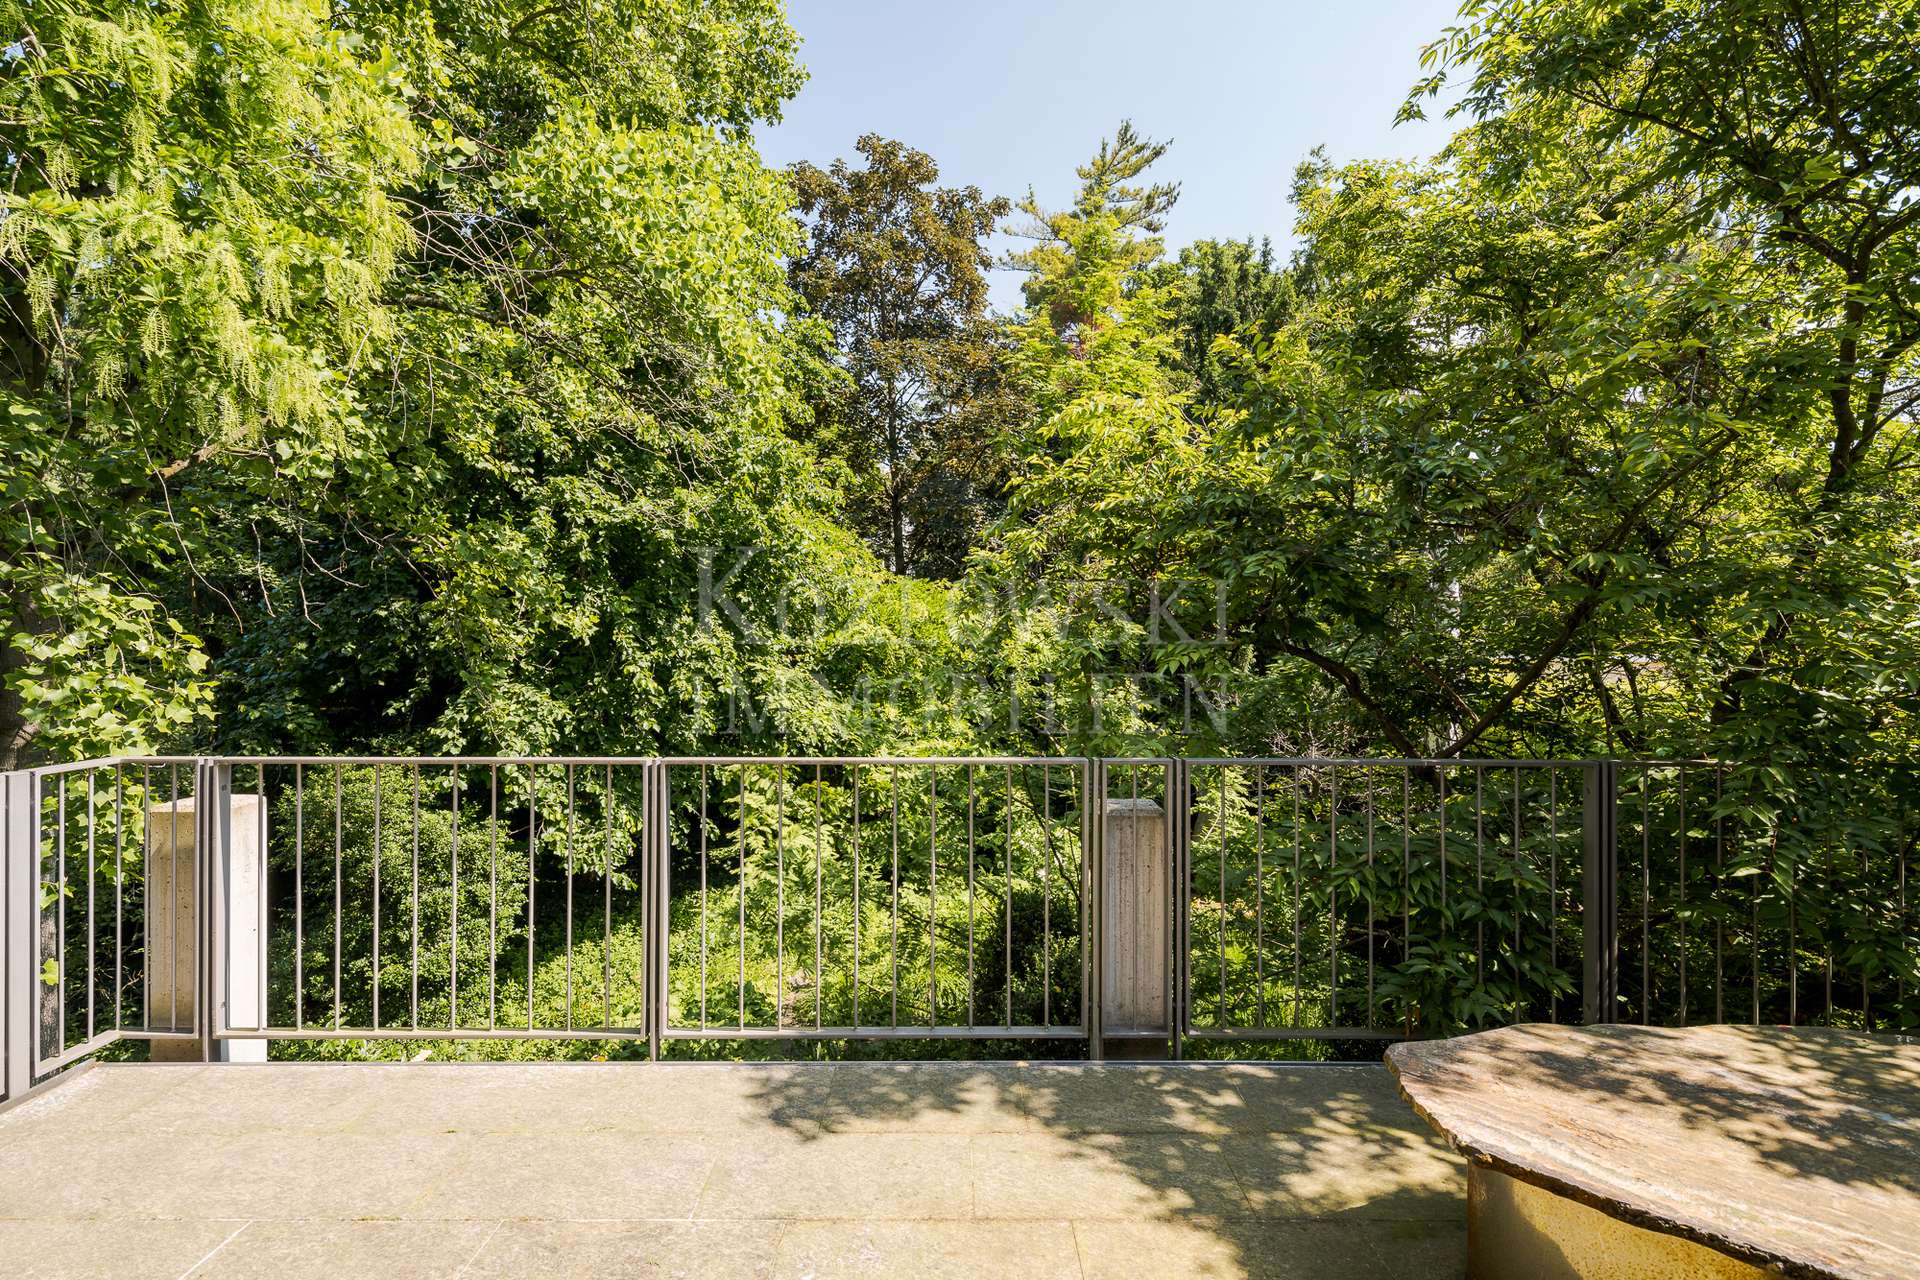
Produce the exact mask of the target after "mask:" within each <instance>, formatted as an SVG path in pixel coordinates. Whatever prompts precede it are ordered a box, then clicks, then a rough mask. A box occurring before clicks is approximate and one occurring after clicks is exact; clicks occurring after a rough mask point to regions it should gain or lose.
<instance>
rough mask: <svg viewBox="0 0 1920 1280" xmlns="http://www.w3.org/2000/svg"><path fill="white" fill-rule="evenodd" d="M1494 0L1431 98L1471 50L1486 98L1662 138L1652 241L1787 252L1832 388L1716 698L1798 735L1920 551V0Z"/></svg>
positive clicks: (1904, 592)
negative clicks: (1658, 212) (1917, 497)
mask: <svg viewBox="0 0 1920 1280" xmlns="http://www.w3.org/2000/svg"><path fill="white" fill-rule="evenodd" d="M1471 16H1473V17H1474V18H1475V21H1474V22H1473V23H1471V24H1470V25H1467V26H1464V27H1460V28H1456V29H1454V30H1452V31H1450V32H1449V33H1448V34H1447V35H1446V36H1445V37H1444V38H1443V39H1441V40H1440V41H1438V42H1436V43H1435V44H1434V45H1433V46H1432V47H1430V48H1429V49H1428V50H1427V51H1426V54H1425V59H1426V61H1427V62H1428V63H1429V65H1431V66H1432V67H1433V68H1434V71H1433V75H1432V76H1431V77H1430V78H1429V80H1428V81H1427V82H1425V83H1423V84H1422V85H1421V86H1420V87H1419V89H1418V90H1417V91H1416V97H1415V98H1413V99H1410V101H1409V107H1408V109H1409V110H1410V111H1417V110H1418V93H1419V92H1421V91H1425V90H1430V89H1437V87H1438V86H1439V84H1440V83H1442V82H1444V80H1445V78H1446V76H1447V75H1448V74H1449V73H1450V72H1451V71H1454V70H1456V69H1462V68H1467V69H1470V70H1469V71H1468V75H1469V89H1468V93H1467V95H1466V98H1465V100H1464V102H1463V104H1462V105H1463V109H1465V110H1468V111H1471V112H1474V113H1476V114H1478V115H1480V116H1481V117H1483V118H1486V119H1488V120H1489V121H1490V122H1491V121H1511V122H1512V124H1513V125H1514V126H1515V127H1516V128H1519V129H1522V130H1525V131H1527V132H1528V133H1530V134H1532V135H1534V136H1543V137H1544V136H1555V137H1560V138H1566V139H1570V140H1571V141H1572V142H1573V143H1574V144H1575V145H1582V146H1590V147H1593V148H1596V149H1604V148H1613V147H1624V148H1628V149H1631V150H1633V151H1634V152H1636V153H1637V154H1640V155H1643V156H1644V157H1645V159H1646V172H1645V174H1644V179H1643V180H1644V181H1645V182H1646V183H1647V184H1649V185H1650V186H1651V185H1653V184H1660V185H1661V186H1663V187H1665V188H1666V189H1668V190H1670V191H1672V192H1674V193H1675V198H1674V199H1673V200H1672V202H1671V205H1670V207H1669V209H1668V214H1667V217H1666V219H1664V221H1663V223H1662V225H1661V226H1659V227H1657V228H1650V229H1649V231H1648V236H1647V240H1646V242H1645V246H1644V247H1645V249H1646V250H1647V251H1649V252H1651V251H1654V250H1655V249H1656V248H1657V247H1658V246H1660V245H1663V244H1675V243H1683V242H1684V241H1685V240H1686V239H1688V238H1692V237H1711V238H1713V239H1714V240H1716V241H1719V242H1731V243H1738V244H1742V245H1744V246H1746V249H1747V252H1748V253H1749V254H1750V255H1752V257H1753V258H1754V259H1756V260H1759V261H1764V262H1765V263H1767V264H1769V265H1771V266H1772V267H1774V268H1776V269H1777V272H1778V274H1777V276H1775V277H1773V280H1774V281H1775V282H1777V284H1778V286H1779V290H1780V291H1779V292H1778V293H1777V294H1775V295H1774V296H1773V297H1772V298H1767V299H1758V298H1757V299H1755V302H1756V303H1761V302H1766V303H1771V304H1772V306H1773V309H1774V312H1775V315H1776V316H1777V320H1776V324H1777V325H1778V328H1777V329H1776V330H1775V336H1774V339H1773V340H1772V341H1771V342H1769V343H1768V344H1766V346H1767V354H1768V359H1769V360H1770V361H1771V362H1772V368H1771V370H1770V375H1769V376H1770V377H1771V378H1772V379H1773V380H1774V381H1775V382H1776V383H1777V384H1780V385H1781V386H1787V385H1791V386H1794V387H1802V388H1809V389H1812V390H1813V391H1814V392H1815V393H1816V394H1817V396H1818V399H1819V401H1820V403H1819V406H1818V407H1817V408H1812V407H1810V408H1809V411H1808V414H1807V416H1806V418H1805V419H1804V420H1803V422H1804V425H1803V426H1801V425H1798V424H1796V428H1795V429H1793V430H1792V431H1791V432H1790V433H1785V432H1783V433H1782V434H1781V436H1780V437H1779V443H1780V444H1781V445H1783V446H1784V447H1785V448H1787V449H1788V450H1791V452H1792V461H1791V462H1787V460H1786V459H1784V458H1782V459H1780V463H1781V464H1783V465H1776V466H1775V467H1774V468H1772V471H1773V474H1774V482H1775V483H1776V484H1777V485H1779V486H1782V487H1784V488H1786V489H1789V490H1790V491H1791V492H1792V493H1793V495H1794V500H1793V502H1792V504H1791V508H1790V509H1787V510H1782V511H1781V512H1780V523H1779V524H1778V525H1776V526H1775V528H1774V529H1773V530H1772V531H1771V532H1773V533H1774V534H1775V536H1776V537H1778V538H1779V539H1780V540H1781V542H1782V543H1783V544H1784V547H1783V550H1784V551H1785V555H1784V558H1783V560H1782V561H1781V562H1780V563H1778V564H1777V566H1776V569H1777V572H1775V573H1773V574H1770V575H1768V581H1767V584H1766V585H1765V586H1760V585H1759V584H1758V583H1754V584H1749V585H1748V586H1747V587H1746V588H1745V590H1746V592H1747V594H1748V597H1749V603H1748V607H1747V609H1746V610H1745V611H1744V616H1743V618H1742V619H1741V625H1740V626H1739V628H1738V629H1737V632H1736V633H1735V634H1733V635H1728V636H1724V637H1721V638H1720V641H1719V644H1718V645H1717V646H1716V648H1718V649H1719V650H1720V652H1719V654H1718V656H1719V658H1720V660H1721V661H1722V663H1723V665H1724V672H1723V675H1722V677H1721V679H1720V681H1719V683H1718V686H1717V688H1716V689H1715V690H1714V693H1713V697H1712V700H1711V714H1712V717H1713V720H1714V722H1715V724H1716V725H1717V726H1718V728H1717V731H1716V732H1717V736H1718V737H1719V738H1720V739H1721V740H1722V741H1723V742H1725V743H1726V744H1727V745H1728V746H1729V747H1734V746H1738V747H1740V748H1742V749H1745V750H1749V751H1753V750H1761V751H1767V750H1773V749H1775V748H1785V749H1789V750H1791V749H1792V743H1791V742H1790V741H1789V740H1790V739H1791V738H1793V737H1794V736H1795V734H1796V728H1797V726H1800V725H1803V724H1805V723H1806V722H1807V720H1808V718H1809V717H1810V716H1811V717H1814V718H1816V719H1818V720H1825V719H1827V717H1826V715H1825V714H1824V712H1823V711H1822V710H1821V704H1822V702H1823V699H1822V697H1821V692H1822V690H1823V688H1824V687H1825V686H1827V684H1828V682H1829V681H1830V680H1831V679H1832V678H1833V677H1834V676H1835V675H1837V674H1838V671H1837V670H1836V664H1835V663H1834V661H1833V657H1834V655H1835V654H1836V653H1839V652H1849V653H1853V652H1857V651H1858V650H1859V649H1860V647H1861V646H1862V645H1865V646H1866V647H1867V648H1868V649H1869V650H1870V651H1871V652H1872V653H1873V656H1872V657H1871V658H1869V659H1868V660H1867V661H1868V664H1869V665H1870V666H1873V667H1877V666H1878V664H1879V662H1880V661H1881V660H1882V659H1883V656H1884V652H1885V651H1884V648H1883V646H1882V644H1881V643H1880V642H1878V641H1873V640H1869V639H1867V637H1868V636H1870V635H1884V633H1883V632H1882V631H1881V628H1882V627H1883V626H1884V625H1885V623H1886V620H1887V618H1888V616H1889V614H1891V615H1892V616H1897V615H1898V614H1899V612H1900V611H1901V610H1902V609H1903V608H1909V607H1910V605H1909V604H1908V603H1905V602H1909V601H1910V600H1911V598H1912V585H1911V583H1910V582H1903V581H1899V580H1897V579H1896V580H1895V581H1891V582H1889V581H1887V579H1886V577H1885V572H1884V570H1885V568H1886V567H1887V566H1888V564H1889V560H1891V562H1892V563H1895V564H1901V565H1906V564H1909V563H1910V562H1911V558H1912V551H1911V548H1912V533H1913V521H1912V519H1911V511H1912V507H1911V505H1910V504H1911V502H1912V495H1911V489H1910V485H1909V483H1908V480H1909V477H1910V475H1911V467H1912V449H1913V446H1914V443H1915V441H1914V435H1913V429H1912V428H1913V421H1914V410H1915V407H1916V404H1920V368H1917V366H1916V361H1915V359H1914V350H1915V344H1916V342H1920V283H1916V274H1915V266H1916V262H1920V203H1916V201H1915V200H1914V199H1913V189H1914V184H1915V181H1916V178H1917V177H1920V131H1917V130H1916V125H1920V107H1916V98H1915V95H1914V94H1913V93H1911V92H1909V91H1908V90H1909V89H1910V88H1911V86H1912V85H1913V83H1914V81H1915V79H1916V77H1920V6H1916V5H1914V4H1913V3H1911V2H1910V0H1906V2H1902V3H1896V4H1892V5H1882V6H1872V7H1869V6H1860V5H1846V4H1829V5H1824V6H1815V7H1814V8H1813V9H1811V10H1810V9H1809V8H1808V7H1807V6H1805V5H1801V4H1797V3H1786V2H1783V0H1753V2H1749V3H1739V4H1733V5H1726V4H1707V3H1686V4H1674V5H1664V6H1658V7H1649V6H1646V5H1641V4H1633V3H1603V4H1595V5H1583V6H1579V7H1577V8H1575V7H1572V6H1565V5H1555V4H1546V3H1539V2H1537V0H1510V2H1508V3H1501V4H1492V5H1487V6H1484V7H1476V8H1475V9H1474V10H1472V13H1471ZM1782 394H1785V393H1784V392H1783V393H1782ZM1902 572H1905V571H1904V570H1903V571H1902ZM1837 665H1838V667H1839V668H1840V669H1845V668H1846V667H1848V666H1849V665H1851V664H1849V663H1841V664H1837ZM1889 674H1891V673H1889ZM1883 688H1884V690H1885V692H1884V693H1883V695H1882V696H1885V694H1890V693H1892V691H1893V689H1895V688H1898V689H1899V690H1900V691H1901V692H1902V693H1906V694H1910V693H1911V691H1912V685H1911V682H1910V681H1907V680H1905V679H1901V678H1895V679H1894V680H1893V684H1892V685H1891V686H1883ZM1855 705H1856V707H1857V705H1858V704H1855ZM1869 718H1870V719H1871V718H1872V717H1869Z"/></svg>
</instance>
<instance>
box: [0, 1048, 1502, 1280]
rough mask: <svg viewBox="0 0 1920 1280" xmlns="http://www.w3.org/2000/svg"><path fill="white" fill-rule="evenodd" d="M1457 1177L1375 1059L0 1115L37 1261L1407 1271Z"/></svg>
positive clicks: (417, 1079)
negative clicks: (1370, 1063) (1356, 1063)
mask: <svg viewBox="0 0 1920 1280" xmlns="http://www.w3.org/2000/svg"><path fill="white" fill-rule="evenodd" d="M1464 1191H1465V1179H1464V1174H1463V1171H1462V1166H1461V1164H1460V1162H1459V1160H1458V1159H1457V1158H1456V1157H1454V1156H1453V1155H1452V1154H1451V1153H1449V1152H1448V1151H1447V1149H1446V1148H1445V1146H1444V1145H1443V1144H1441V1143H1439V1142H1438V1140H1437V1139H1435V1138H1433V1137H1432V1136H1431V1135H1430V1134H1429V1132H1428V1131H1427V1129H1426V1126H1425V1125H1423V1124H1421V1123H1420V1122H1419V1121H1418V1120H1417V1119H1416V1118H1415V1117H1414V1115H1413V1113H1412V1111H1411V1110H1410V1109H1409V1108H1407V1107H1406V1105H1405V1104H1404V1103H1402V1102H1401V1101H1400V1100H1399V1099H1398V1098H1397V1097H1396V1096H1395V1093H1394V1088H1393V1085H1392V1083H1391V1081H1390V1079H1389V1078H1388V1076H1387V1074H1386V1072H1385V1071H1384V1070H1383V1069H1382V1068H1380V1067H1376V1066H1354V1067H1340V1066H1302V1067H1291V1068H1289V1067H1283V1066H1266V1065H1262V1066H1237V1065H1225V1064H1219V1065H1211V1064H1188V1065H1177V1066H1176V1065H1168V1066H1148V1065H1108V1066H1097V1065H1091V1064H1075V1063H1057V1064H1055V1063H1032V1064H1013V1063H995V1064H986V1063H925V1064H870V1063H833V1064H820V1063H796V1064H787V1065H776V1064H718V1063H714V1064H706V1063H688V1064H679V1063H656V1064H651V1065H649V1064H644V1063H591V1062H580V1063H435V1062H431V1061H429V1062H421V1063H366V1064H352V1063H339V1064H335V1063H266V1064H237V1063H236V1064H214V1065H193V1064H148V1063H103V1064H100V1065H97V1066H93V1067H91V1068H86V1069H84V1070H83V1072H82V1074H80V1075H78V1076H77V1077H75V1078H73V1079H71V1080H68V1081H66V1082H64V1083H62V1084H60V1085H59V1086H57V1087H55V1088H53V1089H51V1090H49V1091H47V1092H45V1093H42V1094H38V1095H35V1096H34V1097H32V1098H29V1099H28V1100H27V1101H26V1102H25V1103H23V1104H21V1105H20V1106H18V1107H16V1108H14V1109H13V1110H11V1111H9V1112H7V1113H5V1114H4V1115H0V1257H4V1258H7V1259H10V1260H14V1263H13V1264H10V1265H14V1264H18V1263H19V1262H20V1261H22V1260H24V1261H25V1262H26V1264H27V1273H28V1274H36V1275H62V1276H79V1275H100V1276H115V1277H126V1276H166V1277H174V1276H186V1275H193V1276H223V1275H235V1276H257V1275H269V1274H270V1275H274V1276H277V1277H282V1278H283V1280H285V1278H290V1277H296V1276H308V1275H314V1276H319V1275H328V1276H334V1275H343V1274H361V1275H372V1276H383V1277H385V1276H452V1275H462V1276H489V1275H526V1274H543V1275H555V1274H559V1275H582V1276H588V1275H592V1276H605V1275H645V1276H652V1275H660V1276H669V1275H685V1276H704V1277H728V1276H756V1277H762V1276H764V1277H775V1276H781V1277H784V1276H794V1277H798V1276H817V1277H827V1276H844V1275H864V1276H904V1275H917V1276H942V1275H954V1276H967V1277H994V1276H1042V1277H1048V1276H1075V1277H1078V1276H1088V1277H1094V1276H1126V1277H1137V1276H1139V1275H1142V1274H1148V1273H1151V1274H1158V1275H1190V1276H1208V1275H1214V1276H1228V1275H1242V1274H1250V1275H1256V1276H1295V1275H1299V1276H1307V1275H1312V1276H1324V1277H1349V1276H1351V1277H1362V1276H1365V1277H1374V1276H1378V1277H1393V1276H1406V1277H1410V1278H1411V1277H1420V1278H1421V1280H1426V1278H1428V1277H1435V1276H1444V1275H1448V1274H1457V1273H1459V1271H1460V1270H1461V1267H1462V1265H1463V1259H1464V1256H1465V1231H1464V1222H1465V1217H1464ZM1143 1267H1144V1270H1143ZM14 1274H20V1273H19V1272H17V1271H16V1272H14Z"/></svg>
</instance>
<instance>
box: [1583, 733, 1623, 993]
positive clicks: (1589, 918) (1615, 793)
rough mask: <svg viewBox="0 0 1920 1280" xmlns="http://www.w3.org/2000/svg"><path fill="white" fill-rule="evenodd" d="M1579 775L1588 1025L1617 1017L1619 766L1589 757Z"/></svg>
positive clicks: (1584, 975)
mask: <svg viewBox="0 0 1920 1280" xmlns="http://www.w3.org/2000/svg"><path fill="white" fill-rule="evenodd" d="M1584 776H1585V787H1584V792H1585V794H1584V795H1583V797H1582V803H1581V810H1582V813H1581V828H1582V837H1583V851H1584V860H1583V872H1582V875H1581V884H1582V890H1583V893H1584V895H1585V901H1584V908H1585V909H1584V911H1583V912H1582V914H1581V928H1582V938H1583V943H1584V945H1583V951H1584V954H1585V964H1584V966H1583V969H1582V981H1581V1009H1582V1013H1583V1016H1584V1018H1585V1020H1586V1021H1587V1022H1588V1023H1590V1024H1592V1023H1605V1022H1613V1021H1615V1020H1617V1018H1618V1017H1619V1002H1620V893H1619V888H1620V832H1619V818H1620V766H1619V765H1618V764H1617V763H1616V762H1615V761H1612V760H1594V761H1591V762H1589V763H1588V764H1587V765H1586V767H1585V770H1584Z"/></svg>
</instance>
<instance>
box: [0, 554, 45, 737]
mask: <svg viewBox="0 0 1920 1280" xmlns="http://www.w3.org/2000/svg"><path fill="white" fill-rule="evenodd" d="M4 617H5V618H6V619H7V623H6V625H5V626H0V771H4V770H8V769H18V768H19V767H20V766H21V764H22V763H23V762H24V760H25V757H26V750H27V744H28V743H29V742H31V741H32V740H33V734H34V729H35V727H36V726H34V725H31V724H29V723H27V717H26V708H25V707H24V706H23V705H22V703H21V701H20V693H19V691H18V690H17V689H15V688H14V686H13V678H14V676H15V674H16V673H17V672H18V671H19V670H20V668H21V667H23V666H24V665H26V660H25V657H24V655H22V654H21V652H20V650H18V649H16V648H15V647H14V644H13V642H14V640H15V638H17V637H19V636H23V635H27V634H30V633H31V632H32V630H33V628H34V622H35V616H34V612H33V606H32V605H31V604H29V603H28V601H27V598H26V594H25V593H24V592H22V591H18V590H12V591H9V592H8V593H7V609H6V613H5V615H4Z"/></svg>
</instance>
